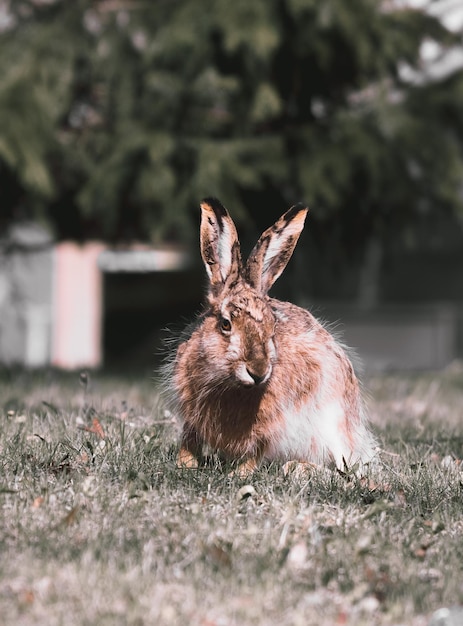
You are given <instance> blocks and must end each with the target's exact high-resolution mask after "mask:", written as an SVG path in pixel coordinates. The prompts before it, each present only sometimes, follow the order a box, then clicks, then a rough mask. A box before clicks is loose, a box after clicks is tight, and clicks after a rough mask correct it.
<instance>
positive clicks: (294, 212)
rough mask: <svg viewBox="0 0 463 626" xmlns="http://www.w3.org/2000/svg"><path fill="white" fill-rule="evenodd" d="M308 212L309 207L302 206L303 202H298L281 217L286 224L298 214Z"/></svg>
mask: <svg viewBox="0 0 463 626" xmlns="http://www.w3.org/2000/svg"><path fill="white" fill-rule="evenodd" d="M308 210H309V207H308V206H307V205H306V204H304V203H303V202H298V203H297V204H294V205H293V206H292V207H291V208H290V209H288V210H287V211H286V213H285V214H284V216H283V217H284V218H285V220H286V221H287V222H289V221H290V220H292V219H293V218H295V217H296V215H298V213H302V212H304V213H307V211H308Z"/></svg>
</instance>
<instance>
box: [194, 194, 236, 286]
mask: <svg viewBox="0 0 463 626" xmlns="http://www.w3.org/2000/svg"><path fill="white" fill-rule="evenodd" d="M200 239H201V256H202V258H203V261H204V265H205V267H206V271H207V275H208V276H209V281H210V283H211V288H212V290H213V291H218V290H219V289H220V288H221V287H222V286H224V285H225V283H226V282H233V281H235V280H237V279H238V277H239V275H240V271H241V254H240V246H239V241H238V235H237V232H236V228H235V224H234V223H233V220H232V219H231V217H230V216H229V214H228V211H227V209H226V208H225V207H224V206H223V205H222V204H221V203H220V202H219V201H218V200H216V199H215V198H206V199H204V200H203V201H202V202H201V234H200Z"/></svg>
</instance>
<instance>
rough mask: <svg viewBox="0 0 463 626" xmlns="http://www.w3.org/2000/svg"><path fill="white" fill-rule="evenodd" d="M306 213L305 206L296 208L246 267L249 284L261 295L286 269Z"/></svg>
mask: <svg viewBox="0 0 463 626" xmlns="http://www.w3.org/2000/svg"><path fill="white" fill-rule="evenodd" d="M307 211H308V209H307V207H305V206H304V205H303V204H296V205H294V206H293V207H291V208H290V209H289V210H288V211H286V213H285V214H284V215H283V216H282V217H280V219H279V220H278V221H277V222H275V224H274V225H273V226H271V227H270V228H268V229H267V230H266V231H265V232H264V233H263V234H262V235H261V237H260V239H259V241H258V242H257V243H256V245H255V246H254V249H253V250H252V252H251V254H250V255H249V259H248V262H247V264H246V280H247V281H248V283H249V284H250V285H252V287H254V288H255V289H256V290H257V291H259V292H260V293H262V294H265V293H267V291H268V290H269V289H270V287H271V286H272V285H273V283H274V282H275V281H276V279H277V278H278V277H279V276H280V274H281V273H282V271H283V270H284V269H285V267H286V264H287V263H288V261H289V259H290V258H291V255H292V253H293V250H294V247H295V246H296V243H297V240H298V239H299V235H300V234H301V232H302V229H303V228H304V221H305V218H306V215H307Z"/></svg>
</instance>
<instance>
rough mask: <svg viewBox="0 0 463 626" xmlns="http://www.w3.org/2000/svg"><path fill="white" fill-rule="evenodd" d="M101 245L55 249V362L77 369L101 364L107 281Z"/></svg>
mask: <svg viewBox="0 0 463 626" xmlns="http://www.w3.org/2000/svg"><path fill="white" fill-rule="evenodd" d="M104 249H105V245H104V244H102V243H99V242H92V243H87V244H85V245H82V246H80V245H78V244H76V243H73V242H64V243H61V244H58V245H57V246H56V249H55V271H54V289H53V320H52V350H51V363H52V365H54V366H56V367H61V368H65V369H75V368H80V367H98V366H100V365H101V361H102V354H101V336H102V300H103V293H102V292H103V280H102V275H101V271H100V269H99V268H98V262H97V261H98V256H99V254H100V253H101V252H102V251H103V250H104Z"/></svg>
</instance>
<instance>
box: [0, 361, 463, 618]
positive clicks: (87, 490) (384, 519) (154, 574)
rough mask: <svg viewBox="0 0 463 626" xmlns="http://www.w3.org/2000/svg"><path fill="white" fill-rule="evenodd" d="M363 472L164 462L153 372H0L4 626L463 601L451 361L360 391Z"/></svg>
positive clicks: (396, 613)
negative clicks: (374, 437) (373, 457)
mask: <svg viewBox="0 0 463 626" xmlns="http://www.w3.org/2000/svg"><path fill="white" fill-rule="evenodd" d="M367 387H368V388H369V389H370V393H371V399H370V408H371V414H372V419H373V422H374V427H375V430H376V432H377V433H378V435H379V438H380V440H381V446H382V448H383V449H384V450H385V451H386V452H385V453H383V454H382V456H381V458H382V463H381V467H380V468H379V469H377V470H375V471H373V470H372V471H371V473H370V475H369V476H366V477H362V478H357V477H355V476H341V475H339V474H336V473H333V472H329V471H318V472H315V471H313V472H310V473H302V474H300V475H299V474H297V473H292V474H289V475H288V476H285V475H284V473H283V472H282V470H281V468H280V467H278V466H274V465H271V466H270V467H266V468H262V469H261V470H259V471H258V472H257V473H256V474H255V475H254V476H253V477H252V478H251V479H250V480H248V483H250V484H251V485H252V487H253V490H252V489H245V490H242V487H243V482H242V481H240V480H239V479H237V478H233V479H231V478H228V477H227V475H226V473H225V472H223V471H221V470H220V468H218V467H213V466H212V467H210V468H208V469H203V470H199V471H191V470H190V471H189V470H183V471H180V470H178V469H176V467H175V462H174V458H175V441H176V437H177V432H176V426H175V424H174V423H173V422H172V421H171V419H170V417H169V416H165V415H164V414H163V411H162V408H161V407H160V405H159V403H158V400H157V395H156V391H155V389H156V387H155V384H154V382H153V381H152V380H150V379H149V376H146V377H144V378H141V379H139V380H136V381H128V380H122V379H120V378H114V377H112V378H111V377H105V376H104V375H98V374H97V375H95V376H94V379H93V380H92V381H91V383H90V385H87V386H85V385H83V384H82V381H79V377H78V376H77V375H69V376H63V375H58V374H56V373H42V374H35V375H32V374H27V373H16V374H14V375H13V374H11V373H10V374H6V373H5V374H4V375H3V377H2V378H1V379H0V420H1V424H2V428H1V432H0V615H2V621H3V623H5V624H21V625H24V626H27V625H29V624H31V625H32V624H47V625H54V624H67V625H73V624H99V625H104V624H108V625H109V624H111V625H113V624H136V625H140V626H141V625H144V624H146V625H149V624H160V625H164V624H172V625H174V626H175V625H177V624H178V625H180V624H181V625H182V626H184V625H185V624H191V625H193V626H196V625H197V626H222V625H223V626H229V625H236V626H241V625H247V624H256V625H257V624H259V625H267V624H278V625H279V626H290V625H291V626H293V625H296V626H297V625H298V624H301V626H302V625H304V626H310V625H312V624H313V625H314V626H315V625H316V626H328V625H330V626H331V625H336V624H339V625H352V626H354V625H355V626H361V625H362V624H365V625H367V624H368V625H372V624H380V625H383V624H384V625H386V624H396V625H399V624H401V625H405V624H407V625H413V626H424V625H427V624H428V623H429V620H430V617H431V615H432V613H433V611H435V610H436V609H438V608H439V607H442V606H450V605H456V604H462V603H463V582H462V579H461V575H460V574H461V563H462V562H463V517H462V513H461V511H462V495H463V493H462V491H463V487H462V479H463V473H462V472H463V469H462V467H461V466H460V463H459V460H460V459H461V458H463V435H462V432H461V411H462V409H461V407H462V406H463V369H462V367H461V366H459V365H458V364H457V365H455V366H454V367H453V368H450V369H449V370H448V371H446V372H444V373H442V374H440V375H432V376H431V375H421V376H387V377H378V378H372V379H371V380H369V381H367Z"/></svg>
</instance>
